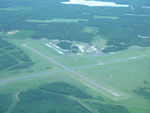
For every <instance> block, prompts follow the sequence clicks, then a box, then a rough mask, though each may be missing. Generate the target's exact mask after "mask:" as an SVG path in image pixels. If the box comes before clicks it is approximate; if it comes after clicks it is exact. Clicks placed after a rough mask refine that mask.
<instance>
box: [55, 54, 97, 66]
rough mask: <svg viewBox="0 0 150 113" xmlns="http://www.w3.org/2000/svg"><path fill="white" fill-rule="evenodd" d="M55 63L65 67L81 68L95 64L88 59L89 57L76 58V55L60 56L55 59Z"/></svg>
mask: <svg viewBox="0 0 150 113" xmlns="http://www.w3.org/2000/svg"><path fill="white" fill-rule="evenodd" d="M55 60H56V61H58V62H60V63H62V64H64V65H65V66H67V67H70V68H72V67H80V66H81V67H82V66H86V65H91V64H96V63H97V62H95V61H94V60H92V59H90V58H89V57H86V56H78V55H73V56H62V57H58V58H55Z"/></svg>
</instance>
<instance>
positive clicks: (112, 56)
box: [95, 47, 150, 62]
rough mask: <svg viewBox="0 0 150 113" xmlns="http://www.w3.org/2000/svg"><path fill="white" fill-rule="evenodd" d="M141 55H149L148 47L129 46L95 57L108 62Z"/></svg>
mask: <svg viewBox="0 0 150 113" xmlns="http://www.w3.org/2000/svg"><path fill="white" fill-rule="evenodd" d="M142 55H150V49H147V48H140V47H130V48H128V49H127V50H123V51H118V52H111V53H107V54H104V55H103V56H98V57H95V59H96V60H99V61H100V62H109V61H116V60H120V59H127V58H131V57H137V56H142Z"/></svg>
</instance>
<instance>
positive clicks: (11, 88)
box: [0, 38, 150, 113]
mask: <svg viewBox="0 0 150 113" xmlns="http://www.w3.org/2000/svg"><path fill="white" fill-rule="evenodd" d="M8 41H9V42H11V43H13V44H15V45H16V46H17V47H19V48H21V49H22V50H23V51H24V52H25V53H26V54H27V55H28V56H30V58H31V60H32V61H33V62H34V65H33V66H31V67H30V68H26V69H23V70H21V71H20V70H18V71H10V72H5V73H1V75H2V76H1V78H0V87H1V89H0V92H1V93H2V92H3V93H4V92H5V93H6V94H11V98H12V102H10V104H11V105H10V106H9V108H8V109H7V110H6V113H10V112H11V111H12V110H13V112H15V111H14V110H18V108H17V106H19V105H18V103H19V102H20V104H21V103H23V102H24V101H23V100H20V98H21V97H20V96H19V95H20V94H21V95H24V94H25V95H26V96H27V95H28V94H30V93H32V92H30V90H31V91H33V92H37V90H36V89H38V88H39V87H41V86H43V85H45V84H50V83H54V82H64V83H67V84H71V85H73V86H75V87H76V88H79V89H80V90H82V91H83V92H85V93H86V94H88V95H90V96H91V97H92V98H88V99H82V98H76V97H72V96H71V97H70V96H67V98H66V97H65V98H66V99H67V101H68V102H78V103H79V104H80V105H81V106H82V107H83V108H84V109H86V110H88V111H89V112H90V111H92V112H94V113H99V112H102V113H103V111H102V110H106V111H107V110H108V111H107V112H106V113H110V112H109V110H110V111H112V109H116V110H117V111H114V112H116V113H130V112H131V113H138V112H139V111H141V112H142V113H149V110H150V109H149V105H150V103H149V100H147V99H146V97H145V96H142V95H138V94H136V93H135V92H134V90H136V89H137V88H138V87H141V86H144V84H143V81H146V82H148V83H147V84H149V81H150V78H149V73H150V69H149V65H150V54H149V51H150V50H149V48H138V47H131V48H129V49H128V50H124V51H120V52H115V53H111V54H104V55H103V56H97V57H89V56H76V55H68V56H61V55H58V53H55V51H53V50H51V49H50V48H47V47H46V46H45V45H44V44H45V42H47V40H45V39H41V40H33V39H27V40H22V39H21V40H20V39H11V38H8ZM22 44H27V45H28V46H29V47H31V48H33V49H35V50H37V51H39V52H40V53H42V54H43V55H46V56H47V57H49V58H52V59H54V60H55V61H57V62H58V63H60V64H62V65H64V66H66V67H67V70H64V68H63V66H61V65H58V64H57V63H55V62H51V61H50V60H49V61H48V60H47V59H46V58H45V57H42V56H40V55H39V54H37V53H36V52H34V51H32V50H30V49H29V48H25V47H24V46H22ZM135 57H137V58H135ZM99 63H103V64H101V65H98V64H99ZM68 69H73V70H74V71H76V72H77V73H80V74H82V76H85V77H86V78H87V79H89V80H92V81H93V82H95V83H97V84H100V85H102V86H103V87H105V88H107V89H110V90H112V91H114V92H117V93H119V94H122V96H121V97H115V96H112V95H111V94H109V93H108V92H106V91H105V90H102V89H100V88H98V87H95V86H94V85H93V84H91V83H90V81H86V80H84V79H83V78H82V77H80V76H77V75H76V73H75V72H74V71H73V72H72V71H69V70H68ZM61 71H62V72H61ZM47 72H53V73H47ZM43 73H44V74H43ZM38 74H39V75H38ZM33 75H34V76H33ZM21 77H22V78H21ZM13 78H17V79H15V80H13ZM5 80H9V81H7V82H5ZM29 89H30V90H29ZM72 90H73V89H72ZM56 91H57V90H56ZM38 93H40V92H37V94H38ZM40 94H41V95H45V96H46V94H47V93H46V94H45V93H40ZM34 95H36V93H34ZM26 96H25V97H26ZM54 96H56V97H57V95H54ZM60 97H61V98H64V97H62V96H60ZM26 98H27V97H26ZM31 99H32V98H31ZM68 99H69V100H68ZM70 99H71V100H70ZM9 101H10V100H9ZM87 102H88V103H87ZM52 103H53V102H52ZM22 105H23V106H26V104H25V103H24V104H22ZM19 108H21V107H19ZM30 110H31V111H32V109H30ZM120 110H121V111H120ZM17 112H18V111H17Z"/></svg>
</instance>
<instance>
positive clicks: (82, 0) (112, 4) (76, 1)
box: [61, 0, 129, 7]
mask: <svg viewBox="0 0 150 113" xmlns="http://www.w3.org/2000/svg"><path fill="white" fill-rule="evenodd" d="M61 3H62V4H76V5H86V6H90V7H95V6H99V7H129V5H126V4H116V3H115V2H103V1H86V0H70V1H69V2H61Z"/></svg>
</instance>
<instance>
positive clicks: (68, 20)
mask: <svg viewBox="0 0 150 113" xmlns="http://www.w3.org/2000/svg"><path fill="white" fill-rule="evenodd" d="M80 21H85V22H86V21H88V20H87V19H64V18H53V19H51V20H31V19H27V20H26V22H33V23H62V22H66V23H78V22H80Z"/></svg>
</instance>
